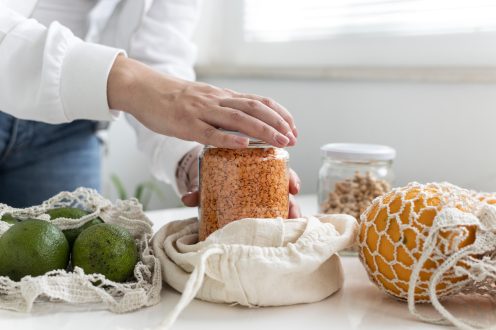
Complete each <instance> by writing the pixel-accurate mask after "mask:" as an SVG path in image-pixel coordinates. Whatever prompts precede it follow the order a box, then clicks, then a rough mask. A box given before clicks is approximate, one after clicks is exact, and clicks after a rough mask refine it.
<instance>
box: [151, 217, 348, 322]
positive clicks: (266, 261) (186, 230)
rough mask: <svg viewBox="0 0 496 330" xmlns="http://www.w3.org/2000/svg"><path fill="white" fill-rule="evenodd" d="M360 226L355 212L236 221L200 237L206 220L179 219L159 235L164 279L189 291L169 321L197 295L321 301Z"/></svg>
mask: <svg viewBox="0 0 496 330" xmlns="http://www.w3.org/2000/svg"><path fill="white" fill-rule="evenodd" d="M357 230H358V224H357V222H356V220H355V218H353V217H351V216H349V215H343V214H340V215H322V216H319V217H306V218H299V219H291V220H283V219H282V218H276V219H242V220H238V221H233V222H231V223H229V224H227V225H226V226H224V227H222V228H221V229H219V230H217V231H215V232H214V233H212V234H211V235H210V236H209V237H208V238H207V239H206V240H205V241H201V242H198V220H197V219H196V218H193V219H189V220H178V221H173V222H171V223H168V224H167V225H165V226H164V227H162V228H161V229H160V230H159V231H158V232H157V234H155V236H154V237H153V241H152V242H153V248H154V250H155V253H156V254H157V257H159V258H160V261H161V264H162V272H163V277H164V281H165V282H167V283H168V284H169V285H170V286H172V287H173V288H174V289H176V290H178V291H180V292H182V297H181V299H180V301H179V303H178V304H177V305H176V306H175V308H174V309H173V311H172V312H171V314H169V315H168V316H167V318H166V319H165V321H164V322H163V324H162V327H161V328H163V329H168V328H169V327H170V326H171V325H172V324H173V323H174V321H175V319H176V318H177V316H178V315H179V313H180V312H181V311H182V310H183V309H184V308H185V307H186V306H187V305H188V304H189V302H190V301H191V300H192V299H193V298H195V297H196V298H198V299H202V300H206V301H211V302H217V303H228V304H240V305H243V306H248V307H256V306H283V305H292V304H301V303H311V302H316V301H320V300H322V299H324V298H326V297H328V296H330V295H331V294H333V293H334V292H336V291H337V290H339V289H340V288H341V286H342V284H343V279H344V275H343V270H342V266H341V261H340V259H339V256H338V255H337V252H339V251H340V250H342V249H344V248H346V247H349V246H351V245H352V244H353V243H354V241H355V237H356V234H357Z"/></svg>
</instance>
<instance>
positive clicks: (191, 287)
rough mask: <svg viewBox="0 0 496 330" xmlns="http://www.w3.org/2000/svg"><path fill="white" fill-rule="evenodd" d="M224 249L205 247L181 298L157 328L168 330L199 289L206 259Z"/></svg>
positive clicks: (220, 252) (158, 329) (203, 276)
mask: <svg viewBox="0 0 496 330" xmlns="http://www.w3.org/2000/svg"><path fill="white" fill-rule="evenodd" d="M223 253H224V251H223V250H222V249H221V248H218V247H212V248H208V249H206V250H205V251H204V252H203V253H202V255H201V257H200V260H199V263H198V265H197V266H196V267H195V269H194V270H193V272H192V273H191V275H190V277H189V279H188V282H186V285H185V286H184V291H183V293H182V295H181V299H179V302H178V303H177V305H176V306H175V307H174V309H173V310H172V311H171V312H170V313H169V315H167V316H166V318H165V319H164V320H163V321H162V323H161V324H160V325H159V326H158V328H157V330H168V329H170V328H171V326H172V325H173V324H174V322H176V320H177V318H178V317H179V315H180V314H181V312H182V311H183V310H184V309H185V308H186V307H187V306H188V305H189V303H190V302H191V301H192V300H193V299H194V298H195V297H196V294H197V293H198V291H199V290H200V288H201V286H202V284H203V280H204V278H205V271H206V266H207V260H208V258H210V257H211V256H213V255H218V254H223Z"/></svg>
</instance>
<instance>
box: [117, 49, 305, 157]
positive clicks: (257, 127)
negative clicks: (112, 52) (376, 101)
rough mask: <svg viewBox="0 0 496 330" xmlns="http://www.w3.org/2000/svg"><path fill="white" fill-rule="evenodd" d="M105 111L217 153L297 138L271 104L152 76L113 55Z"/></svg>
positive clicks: (280, 108)
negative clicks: (125, 115)
mask: <svg viewBox="0 0 496 330" xmlns="http://www.w3.org/2000/svg"><path fill="white" fill-rule="evenodd" d="M107 95H108V102H109V106H110V108H112V109H119V110H122V111H125V112H129V113H130V114H132V115H133V116H134V117H135V118H136V119H137V120H138V121H140V122H141V123H142V124H143V125H145V126H146V127H148V128H149V129H151V130H152V131H155V132H157V133H160V134H164V135H168V136H174V137H177V138H180V139H183V140H192V141H197V142H200V143H203V144H208V145H213V146H215V147H221V148H232V149H235V148H244V147H246V146H248V142H249V141H248V138H246V137H240V136H236V135H233V134H228V133H226V132H224V131H222V130H219V128H223V129H225V130H232V131H239V132H242V133H244V134H246V135H248V136H252V137H254V138H257V139H260V140H263V141H265V142H267V143H269V144H271V145H273V146H276V147H285V146H292V145H294V144H295V143H296V136H297V135H298V133H297V131H296V127H295V124H294V121H293V118H292V116H291V115H290V113H289V112H288V111H287V110H286V109H285V108H284V107H283V106H281V105H280V104H278V103H277V102H275V101H273V100H271V99H268V98H265V97H261V96H257V95H252V94H242V93H237V92H234V91H232V90H228V89H222V88H218V87H215V86H212V85H208V84H203V83H197V82H189V81H185V80H181V79H177V78H173V77H171V76H167V75H163V74H160V73H158V72H155V71H154V70H152V69H151V68H149V67H147V66H146V65H144V64H142V63H140V62H138V61H135V60H132V59H128V58H126V57H124V56H118V57H117V59H116V61H115V63H114V65H113V67H112V69H111V71H110V74H109V79H108V83H107Z"/></svg>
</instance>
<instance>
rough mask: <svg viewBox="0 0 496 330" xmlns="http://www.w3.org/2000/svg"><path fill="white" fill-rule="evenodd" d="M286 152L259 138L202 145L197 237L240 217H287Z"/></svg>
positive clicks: (206, 234)
mask: <svg viewBox="0 0 496 330" xmlns="http://www.w3.org/2000/svg"><path fill="white" fill-rule="evenodd" d="M288 160H289V154H288V152H287V151H286V150H284V149H281V148H276V147H272V146H270V145H267V144H265V143H263V142H262V141H260V140H255V139H250V144H249V146H248V147H247V148H245V149H224V148H215V147H212V146H205V147H204V149H203V152H202V154H201V156H200V207H199V219H200V227H199V240H204V239H205V238H207V237H208V236H209V235H210V234H211V233H213V232H214V231H216V230H217V229H219V228H222V227H223V226H225V225H226V224H228V223H230V222H232V221H235V220H239V219H243V218H277V217H282V218H285V219H286V218H287V217H288V211H289V191H288V190H289V172H288V171H289V170H288Z"/></svg>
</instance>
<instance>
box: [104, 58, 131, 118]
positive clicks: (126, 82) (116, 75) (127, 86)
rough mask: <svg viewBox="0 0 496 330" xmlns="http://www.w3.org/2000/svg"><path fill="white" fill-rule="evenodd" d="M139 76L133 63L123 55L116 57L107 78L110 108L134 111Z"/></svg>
mask: <svg viewBox="0 0 496 330" xmlns="http://www.w3.org/2000/svg"><path fill="white" fill-rule="evenodd" d="M136 82H137V76H136V72H135V70H134V69H133V68H132V63H131V62H129V59H128V58H127V57H125V56H123V55H119V56H117V57H116V59H115V61H114V64H113V65H112V68H111V69H110V73H109V76H108V80H107V101H108V105H109V108H110V109H116V110H122V111H124V112H132V108H133V105H132V95H133V94H134V93H136V91H135V89H136V85H137V84H136Z"/></svg>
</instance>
